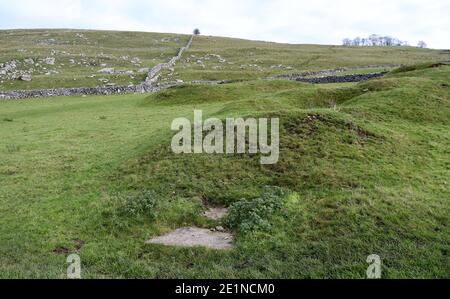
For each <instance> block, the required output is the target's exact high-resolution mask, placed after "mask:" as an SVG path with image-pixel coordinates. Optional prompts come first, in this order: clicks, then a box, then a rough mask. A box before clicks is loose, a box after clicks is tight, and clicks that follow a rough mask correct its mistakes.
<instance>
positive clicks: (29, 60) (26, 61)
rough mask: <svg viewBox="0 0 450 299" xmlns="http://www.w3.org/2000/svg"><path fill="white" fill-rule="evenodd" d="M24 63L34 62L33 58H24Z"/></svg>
mask: <svg viewBox="0 0 450 299" xmlns="http://www.w3.org/2000/svg"><path fill="white" fill-rule="evenodd" d="M24 62H25V63H26V64H34V60H33V59H32V58H27V59H25V60H24Z"/></svg>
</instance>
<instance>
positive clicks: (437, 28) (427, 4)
mask: <svg viewBox="0 0 450 299" xmlns="http://www.w3.org/2000/svg"><path fill="white" fill-rule="evenodd" d="M195 27H198V28H200V29H201V31H202V34H205V35H217V36H229V37H240V38H248V39H256V40H266V41H276V42H289V43H310V44H311V43H316V44H341V41H342V39H343V38H345V37H351V38H354V37H356V36H361V37H365V36H368V35H370V34H372V33H377V34H380V35H390V36H393V37H397V38H399V39H401V40H407V41H409V42H410V43H411V44H412V45H416V44H417V42H418V41H419V40H424V41H425V42H427V43H428V46H429V47H432V48H441V49H444V48H446V49H450V1H449V0H342V1H340V0H135V1H133V0H128V1H125V0H39V1H35V0H0V29H12V28H82V29H114V30H138V31H152V32H174V33H190V32H192V29H193V28H195ZM0 46H1V45H0Z"/></svg>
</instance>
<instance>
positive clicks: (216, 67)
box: [164, 36, 450, 81]
mask: <svg viewBox="0 0 450 299" xmlns="http://www.w3.org/2000/svg"><path fill="white" fill-rule="evenodd" d="M211 54H213V55H211ZM217 55H219V56H217ZM449 59H450V53H449V52H448V51H447V52H445V51H440V50H429V49H418V48H414V47H341V46H326V45H290V44H277V43H268V42H258V41H248V40H241V39H232V38H220V37H207V36H198V37H196V38H195V42H194V43H193V44H192V47H191V48H190V50H189V51H188V52H186V54H185V55H184V59H182V60H181V61H180V63H178V64H177V66H176V68H175V72H172V75H171V76H168V75H169V74H166V76H165V78H164V79H166V80H169V81H170V80H173V79H175V78H176V79H183V80H198V79H205V80H231V79H235V80H239V79H255V78H262V77H267V76H271V75H275V74H285V73H295V72H301V71H305V70H323V69H333V68H336V67H358V66H370V65H389V64H394V65H400V64H405V65H411V64H417V63H424V62H436V61H443V60H449ZM367 71H373V70H370V69H369V70H367V69H362V70H356V72H367ZM377 71H379V70H377Z"/></svg>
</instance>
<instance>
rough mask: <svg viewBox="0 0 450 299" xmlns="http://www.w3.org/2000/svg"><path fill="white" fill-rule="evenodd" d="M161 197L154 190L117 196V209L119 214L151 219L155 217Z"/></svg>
mask: <svg viewBox="0 0 450 299" xmlns="http://www.w3.org/2000/svg"><path fill="white" fill-rule="evenodd" d="M160 202H161V199H160V197H159V196H158V195H157V194H156V192H154V191H143V192H142V193H139V194H137V195H128V196H118V201H117V205H118V207H117V211H118V213H119V214H120V215H123V216H131V217H141V216H145V217H148V218H151V219H154V218H156V217H157V210H158V207H159V205H160Z"/></svg>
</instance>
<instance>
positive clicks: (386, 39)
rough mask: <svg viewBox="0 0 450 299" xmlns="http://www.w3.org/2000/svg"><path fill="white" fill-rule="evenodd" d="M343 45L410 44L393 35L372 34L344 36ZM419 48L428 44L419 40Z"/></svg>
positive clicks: (389, 45)
mask: <svg viewBox="0 0 450 299" xmlns="http://www.w3.org/2000/svg"><path fill="white" fill-rule="evenodd" d="M342 45H343V46H347V47H370V46H384V47H391V46H410V44H409V42H407V41H402V40H400V39H398V38H395V37H391V36H380V35H377V34H372V35H370V36H369V37H356V38H354V39H350V38H344V40H343V41H342ZM417 47H418V48H426V47H427V44H426V43H425V42H424V41H419V43H418V44H417Z"/></svg>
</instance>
